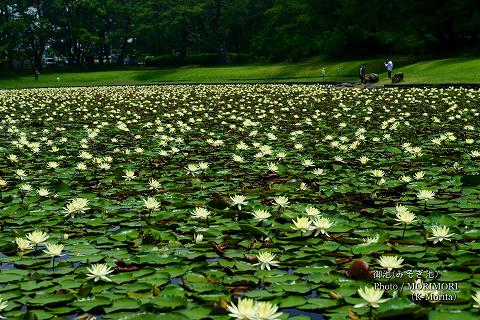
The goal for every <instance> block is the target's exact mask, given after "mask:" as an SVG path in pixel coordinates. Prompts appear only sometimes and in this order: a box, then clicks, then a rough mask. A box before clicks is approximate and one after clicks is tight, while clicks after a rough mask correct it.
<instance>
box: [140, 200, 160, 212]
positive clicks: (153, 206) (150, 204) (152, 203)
mask: <svg viewBox="0 0 480 320" xmlns="http://www.w3.org/2000/svg"><path fill="white" fill-rule="evenodd" d="M143 203H144V207H145V208H146V209H147V210H150V211H153V210H157V209H158V208H159V207H160V202H158V201H157V199H155V198H152V197H148V198H147V199H144V200H143Z"/></svg>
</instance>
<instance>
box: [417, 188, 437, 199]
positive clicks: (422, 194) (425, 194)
mask: <svg viewBox="0 0 480 320" xmlns="http://www.w3.org/2000/svg"><path fill="white" fill-rule="evenodd" d="M417 199H419V200H425V201H427V200H432V199H435V192H434V191H430V190H420V191H419V192H418V193H417Z"/></svg>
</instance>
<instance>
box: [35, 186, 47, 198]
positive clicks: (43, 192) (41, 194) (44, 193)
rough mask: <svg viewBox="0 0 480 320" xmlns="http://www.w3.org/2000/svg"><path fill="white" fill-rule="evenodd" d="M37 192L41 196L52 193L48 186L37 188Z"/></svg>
mask: <svg viewBox="0 0 480 320" xmlns="http://www.w3.org/2000/svg"><path fill="white" fill-rule="evenodd" d="M37 193H38V195H39V196H40V197H46V196H48V195H49V194H50V191H48V189H47V188H39V189H38V190H37Z"/></svg>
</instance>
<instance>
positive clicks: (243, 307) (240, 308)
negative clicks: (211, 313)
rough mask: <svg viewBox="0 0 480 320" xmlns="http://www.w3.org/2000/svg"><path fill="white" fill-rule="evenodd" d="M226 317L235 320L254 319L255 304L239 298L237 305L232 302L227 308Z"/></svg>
mask: <svg viewBox="0 0 480 320" xmlns="http://www.w3.org/2000/svg"><path fill="white" fill-rule="evenodd" d="M227 310H228V312H230V313H229V314H228V315H229V316H230V317H232V318H235V319H237V320H249V319H255V316H256V311H255V302H254V301H253V300H252V299H248V298H244V299H242V298H240V299H238V301H237V305H235V304H234V303H233V302H232V303H230V305H229V306H228V307H227Z"/></svg>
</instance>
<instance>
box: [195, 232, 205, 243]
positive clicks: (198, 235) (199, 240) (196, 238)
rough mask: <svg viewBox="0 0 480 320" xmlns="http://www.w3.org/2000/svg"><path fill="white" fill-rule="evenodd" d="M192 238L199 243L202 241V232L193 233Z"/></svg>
mask: <svg viewBox="0 0 480 320" xmlns="http://www.w3.org/2000/svg"><path fill="white" fill-rule="evenodd" d="M193 240H194V242H195V243H200V242H202V241H203V234H200V233H198V234H195V235H194V236H193Z"/></svg>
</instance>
